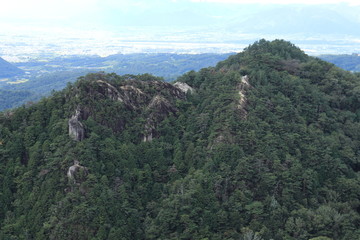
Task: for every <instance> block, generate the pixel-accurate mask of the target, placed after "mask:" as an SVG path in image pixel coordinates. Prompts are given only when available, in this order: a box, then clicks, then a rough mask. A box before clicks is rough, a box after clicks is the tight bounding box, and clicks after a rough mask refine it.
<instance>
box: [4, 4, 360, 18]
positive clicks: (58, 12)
mask: <svg viewBox="0 0 360 240" xmlns="http://www.w3.org/2000/svg"><path fill="white" fill-rule="evenodd" d="M1 1H2V2H3V3H2V4H1V7H0V19H1V20H2V22H16V23H26V22H28V21H30V22H31V21H39V20H49V21H54V22H55V21H58V22H61V21H66V20H68V19H75V20H76V19H80V18H82V19H89V20H90V19H91V18H100V17H101V16H103V15H106V14H107V13H108V12H109V13H110V14H111V12H112V11H115V10H116V11H118V12H119V13H127V14H131V13H134V14H136V13H137V12H141V11H145V10H149V9H153V10H155V9H156V8H160V9H162V10H163V11H166V9H167V8H169V9H171V8H173V7H176V6H182V7H189V8H192V7H199V6H200V7H201V6H203V7H206V6H209V5H211V4H221V5H223V6H225V5H229V6H231V5H232V6H233V5H240V4H262V5H273V4H282V5H285V4H287V5H288V4H311V5H313V4H338V3H340V2H342V3H346V4H349V5H360V1H359V0H343V1H341V0H340V1H339V0H11V1H8V0H1Z"/></svg>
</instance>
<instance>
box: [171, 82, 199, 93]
mask: <svg viewBox="0 0 360 240" xmlns="http://www.w3.org/2000/svg"><path fill="white" fill-rule="evenodd" d="M174 86H175V87H177V88H179V89H180V90H181V91H183V92H184V93H187V92H190V93H193V92H194V89H193V88H192V87H190V86H189V85H188V84H186V83H184V82H176V83H174Z"/></svg>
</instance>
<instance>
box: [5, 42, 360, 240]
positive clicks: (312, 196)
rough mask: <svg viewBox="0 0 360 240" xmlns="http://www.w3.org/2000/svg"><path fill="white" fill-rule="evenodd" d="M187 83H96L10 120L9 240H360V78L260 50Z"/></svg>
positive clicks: (265, 45) (261, 46) (268, 46)
mask: <svg viewBox="0 0 360 240" xmlns="http://www.w3.org/2000/svg"><path fill="white" fill-rule="evenodd" d="M245 74H246V75H247V78H244V75H245ZM246 79H248V82H249V84H248V85H247V84H246V83H244V81H245V82H246V81H247V80H246ZM178 81H181V82H184V83H187V84H188V85H190V86H191V87H193V88H194V89H195V91H194V93H192V94H190V93H188V94H187V95H186V96H185V94H184V95H181V94H180V93H179V92H177V90H176V89H175V88H173V87H171V86H170V85H168V84H167V83H165V82H163V81H161V79H159V78H157V77H154V76H151V75H124V76H118V75H116V74H105V73H103V72H101V73H96V74H89V75H86V76H84V77H81V78H80V79H79V80H78V81H77V82H76V83H74V84H69V85H68V87H67V88H66V89H64V90H63V91H61V92H55V93H53V95H52V96H51V97H49V98H46V99H43V100H41V101H40V102H39V103H37V104H34V105H31V106H27V107H21V108H18V109H15V110H13V111H11V112H4V113H1V114H0V162H1V165H2V168H1V169H0V183H1V184H0V188H1V190H0V193H1V194H0V204H1V206H2V211H0V229H1V230H0V238H2V239H228V240H230V239H259V240H260V239H276V240H280V239H304V240H305V239H318V240H320V239H324V240H325V239H342V240H347V239H359V237H360V231H359V221H360V215H359V212H358V209H359V206H360V200H359V199H360V179H359V174H358V173H359V169H360V159H359V149H360V122H359V121H360V114H359V111H360V110H359V107H360V105H359V89H360V81H359V77H358V76H356V75H353V74H351V73H349V72H345V71H343V70H341V69H339V68H337V67H335V66H334V65H332V64H328V63H325V62H323V61H321V60H319V59H315V58H311V57H308V56H306V55H305V54H304V53H303V52H301V51H300V50H299V49H298V48H296V47H294V46H293V45H292V44H291V43H288V42H285V41H282V40H276V41H273V42H267V41H265V40H260V41H259V42H256V43H255V44H254V45H251V46H249V48H248V49H247V50H246V51H244V52H243V53H239V54H238V55H235V56H233V57H230V58H229V59H228V60H226V61H223V62H220V63H219V64H218V65H217V66H216V67H210V68H205V69H202V70H200V71H199V72H195V71H192V72H189V73H187V74H185V75H183V76H181V77H180V78H179V79H178ZM109 85H111V87H109ZM104 86H108V87H107V88H104ZM130 86H131V87H130ZM124 89H132V90H131V91H130V90H129V92H128V95H126V96H128V98H129V99H131V102H129V101H128V100H129V99H126V98H125V97H124V96H125V95H121V94H122V93H123V92H122V91H123V90H124ZM134 89H138V90H134ZM115 90H116V91H118V92H119V93H116V91H115ZM140 92H141V93H140ZM130 93H131V94H130ZM240 93H241V94H240ZM116 94H119V95H116ZM176 95H179V96H177V97H176ZM114 96H115V97H114ZM119 96H121V97H122V99H121V101H120V100H119V98H118V97H119ZM156 96H157V98H155V97H156ZM159 96H161V98H160V97H159ZM244 97H245V98H244ZM154 98H155V99H166V104H165V103H164V102H162V104H163V105H161V104H159V105H158V108H156V109H152V108H150V107H149V104H148V103H149V102H154V101H153V100H154ZM164 101H165V100H164ZM130 103H131V104H130ZM240 103H241V104H240ZM170 106H171V107H170ZM161 109H162V111H164V109H172V111H170V112H169V113H166V111H165V112H162V111H161ZM174 109H176V110H174ZM76 110H78V111H79V121H80V122H81V123H82V125H83V127H84V129H85V138H84V139H83V140H82V141H75V140H73V139H71V137H70V136H69V133H68V131H69V130H68V120H69V119H70V118H71V117H72V116H74V114H75V112H76ZM149 123H153V127H154V129H153V132H152V133H153V137H154V139H153V140H152V141H147V142H143V137H144V135H145V134H146V131H148V130H147V129H146V126H148V125H147V124H149ZM75 160H77V161H79V162H80V165H81V166H84V167H86V168H81V170H79V171H78V172H77V173H76V177H75V181H71V179H68V178H67V176H66V174H67V171H68V169H69V167H70V166H72V165H73V164H74V161H75Z"/></svg>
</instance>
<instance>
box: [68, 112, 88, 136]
mask: <svg viewBox="0 0 360 240" xmlns="http://www.w3.org/2000/svg"><path fill="white" fill-rule="evenodd" d="M79 118H80V110H79V109H76V111H75V114H74V115H73V116H72V117H71V118H70V119H69V135H70V137H71V138H72V139H74V140H75V141H81V140H83V139H84V137H85V130H84V126H83V124H82V123H81V122H80V120H79Z"/></svg>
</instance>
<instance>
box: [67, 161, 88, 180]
mask: <svg viewBox="0 0 360 240" xmlns="http://www.w3.org/2000/svg"><path fill="white" fill-rule="evenodd" d="M80 170H83V171H84V172H85V174H87V172H88V169H87V168H86V167H83V166H80V163H79V161H76V160H75V161H74V165H72V166H70V167H69V170H68V171H67V176H68V178H69V181H71V182H72V183H74V184H76V183H77V182H76V180H77V179H76V174H77V173H78V172H79V171H80Z"/></svg>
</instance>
